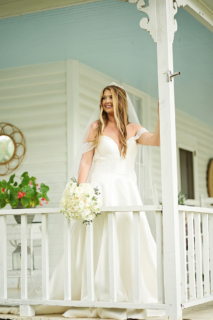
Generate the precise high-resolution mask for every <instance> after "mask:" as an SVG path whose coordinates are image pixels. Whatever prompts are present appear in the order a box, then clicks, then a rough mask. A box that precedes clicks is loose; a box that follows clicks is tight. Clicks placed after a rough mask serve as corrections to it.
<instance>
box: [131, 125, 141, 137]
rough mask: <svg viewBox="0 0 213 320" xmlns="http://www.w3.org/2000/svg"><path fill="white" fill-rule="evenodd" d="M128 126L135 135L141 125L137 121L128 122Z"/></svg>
mask: <svg viewBox="0 0 213 320" xmlns="http://www.w3.org/2000/svg"><path fill="white" fill-rule="evenodd" d="M129 128H130V130H131V131H132V133H134V135H135V134H136V133H137V132H138V131H139V130H140V129H141V128H143V127H142V126H141V125H140V124H137V123H129Z"/></svg>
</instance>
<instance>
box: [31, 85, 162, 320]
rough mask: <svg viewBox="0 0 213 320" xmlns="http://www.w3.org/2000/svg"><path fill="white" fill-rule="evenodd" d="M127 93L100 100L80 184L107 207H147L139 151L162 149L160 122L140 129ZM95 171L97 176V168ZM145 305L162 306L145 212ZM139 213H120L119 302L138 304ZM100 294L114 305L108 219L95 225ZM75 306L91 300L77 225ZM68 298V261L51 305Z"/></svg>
mask: <svg viewBox="0 0 213 320" xmlns="http://www.w3.org/2000/svg"><path fill="white" fill-rule="evenodd" d="M130 112H131V113H133V119H135V121H136V122H137V120H138V119H137V116H136V114H135V111H134V108H133V106H132V104H131V101H130V99H129V97H128V94H127V93H126V91H125V90H124V89H123V88H122V87H120V86H118V85H116V84H115V83H113V84H111V85H109V86H107V87H105V88H104V89H103V91H102V93H101V97H100V110H98V113H99V119H98V120H97V118H96V121H93V122H92V124H91V125H89V127H88V130H86V135H85V140H84V145H83V153H82V154H81V161H80V166H79V163H78V167H79V170H78V182H79V183H85V182H87V180H88V177H89V174H90V171H92V175H91V179H90V183H91V185H92V186H93V187H98V188H99V191H100V193H101V194H100V197H101V205H102V206H141V205H142V201H141V197H140V194H139V190H138V187H137V178H136V173H135V171H134V163H135V159H136V155H137V147H138V145H149V146H159V145H160V129H159V120H158V123H157V127H156V130H155V132H154V134H152V133H150V132H148V131H147V130H146V129H145V128H143V127H142V126H141V125H139V124H138V123H131V122H130V121H129V113H130ZM92 167H93V170H91V168H92ZM139 230H140V244H141V245H140V265H141V272H140V282H139V285H140V289H141V290H140V292H141V296H140V303H157V272H156V271H157V270H156V269H157V266H156V245H155V241H154V239H153V237H152V234H151V231H150V228H149V224H148V221H147V218H146V215H145V213H144V212H140V214H139ZM133 233H134V231H133V213H132V212H116V213H115V243H114V249H115V256H116V259H117V261H116V262H117V263H116V268H117V269H116V281H117V283H116V287H117V301H118V302H134V266H133V261H134V257H133V252H134V245H133ZM93 236H94V239H93V243H94V248H93V250H94V287H95V288H94V293H95V300H96V301H110V289H109V270H108V266H109V262H108V217H107V213H103V212H102V214H101V215H100V216H98V217H97V218H95V219H94V220H93ZM71 253H72V257H71V275H72V284H71V286H72V288H71V291H72V300H75V301H79V300H87V270H86V226H85V224H82V221H75V222H74V223H73V227H72V230H71ZM63 298H64V256H63V255H62V256H61V258H60V260H59V262H58V264H57V266H56V268H55V270H54V272H53V275H52V277H51V280H50V299H51V300H60V299H63ZM64 311H65V312H64ZM35 312H36V314H44V313H46V314H48V313H62V312H64V313H63V316H64V317H69V318H76V317H78V318H85V317H90V318H95V317H100V318H105V319H106V318H108V319H109V318H111V319H122V320H123V319H127V318H134V319H146V318H147V316H158V315H163V313H162V311H159V310H158V311H157V310H155V311H151V310H149V312H148V313H147V311H145V310H142V309H141V310H138V309H137V310H136V309H112V308H111V309H110V308H82V307H81V308H79V307H78V308H74V307H72V308H68V307H56V306H36V307H35Z"/></svg>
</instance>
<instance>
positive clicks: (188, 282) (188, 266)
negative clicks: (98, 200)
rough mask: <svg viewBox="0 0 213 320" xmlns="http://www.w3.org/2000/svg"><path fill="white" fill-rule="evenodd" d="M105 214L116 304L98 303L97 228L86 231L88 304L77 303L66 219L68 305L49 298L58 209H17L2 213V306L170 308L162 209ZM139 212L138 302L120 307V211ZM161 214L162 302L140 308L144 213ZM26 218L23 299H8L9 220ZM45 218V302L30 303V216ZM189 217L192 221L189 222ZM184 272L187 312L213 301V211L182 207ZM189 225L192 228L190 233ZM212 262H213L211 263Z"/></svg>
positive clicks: (30, 311) (29, 309)
mask: <svg viewBox="0 0 213 320" xmlns="http://www.w3.org/2000/svg"><path fill="white" fill-rule="evenodd" d="M101 211H102V212H103V213H102V214H107V215H108V232H109V237H108V239H109V240H108V241H109V242H108V248H109V286H110V301H96V300H95V298H94V269H93V268H94V266H93V224H90V225H87V226H86V237H87V239H86V245H87V249H86V251H87V259H86V260H87V262H86V263H87V288H88V289H87V290H88V292H87V297H88V301H74V300H72V292H71V282H72V274H71V221H70V220H69V219H66V218H64V258H65V263H64V300H50V299H49V261H48V259H49V258H48V257H49V254H48V250H49V249H48V247H49V246H48V216H49V215H50V214H56V213H59V212H60V209H59V208H54V209H51V208H50V209H16V210H0V305H5V306H8V305H20V314H21V316H26V315H34V308H33V306H34V305H38V304H39V305H52V306H75V307H99V308H100V307H104V308H131V309H132V308H134V309H166V304H165V299H164V290H166V289H167V288H165V287H164V263H169V261H164V259H163V215H162V206H152V205H148V206H136V207H133V206H131V207H104V208H102V210H101ZM129 211H131V212H133V221H134V233H133V235H132V236H133V239H134V278H135V279H134V302H133V303H126V302H117V290H116V279H115V277H116V272H115V270H116V265H115V264H116V259H115V249H114V245H113V244H114V237H115V223H114V212H129ZM140 211H144V212H146V213H148V214H149V212H153V211H155V218H156V244H157V278H158V303H149V304H144V303H140V299H139V297H140V289H141V288H140V286H139V277H140V269H141V268H140V259H139V252H140V231H139V212H140ZM14 214H21V299H8V297H7V246H6V240H7V224H6V216H7V215H14ZM28 214H41V216H42V299H40V300H38V299H35V300H33V299H29V298H28V292H27V280H28V273H27V215H28ZM186 215H187V219H186ZM179 218H180V219H179V222H180V224H179V235H180V248H179V249H180V255H181V259H180V272H181V294H182V307H183V308H187V307H190V306H193V305H197V304H200V303H204V302H207V301H211V300H213V209H211V208H201V207H188V206H179ZM186 226H187V228H186ZM209 260H210V261H209Z"/></svg>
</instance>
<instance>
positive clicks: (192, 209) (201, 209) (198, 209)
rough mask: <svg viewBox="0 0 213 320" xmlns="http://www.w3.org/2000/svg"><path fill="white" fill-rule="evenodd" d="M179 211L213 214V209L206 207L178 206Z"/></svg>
mask: <svg viewBox="0 0 213 320" xmlns="http://www.w3.org/2000/svg"><path fill="white" fill-rule="evenodd" d="M178 210H179V211H183V212H194V213H196V212H198V213H209V214H213V209H211V208H204V207H192V206H182V205H179V206H178Z"/></svg>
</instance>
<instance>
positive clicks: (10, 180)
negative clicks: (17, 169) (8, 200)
mask: <svg viewBox="0 0 213 320" xmlns="http://www.w3.org/2000/svg"><path fill="white" fill-rule="evenodd" d="M14 178H15V173H14V174H12V175H11V176H10V179H9V181H8V183H10V184H11V183H13V182H14Z"/></svg>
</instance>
